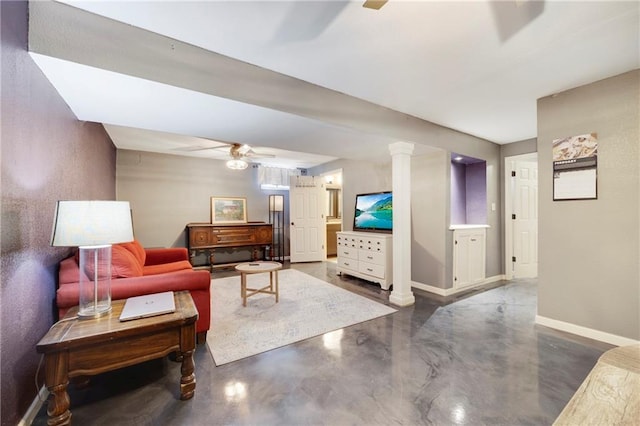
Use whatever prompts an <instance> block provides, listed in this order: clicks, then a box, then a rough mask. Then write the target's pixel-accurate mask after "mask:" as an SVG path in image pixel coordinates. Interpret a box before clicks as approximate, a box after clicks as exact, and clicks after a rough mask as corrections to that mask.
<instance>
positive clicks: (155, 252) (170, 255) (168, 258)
mask: <svg viewBox="0 0 640 426" xmlns="http://www.w3.org/2000/svg"><path fill="white" fill-rule="evenodd" d="M144 251H145V253H146V254H147V258H146V260H145V262H144V265H145V266H148V265H159V264H161V263H171V262H179V261H181V260H189V252H188V251H187V249H186V248H184V247H172V248H156V249H144Z"/></svg>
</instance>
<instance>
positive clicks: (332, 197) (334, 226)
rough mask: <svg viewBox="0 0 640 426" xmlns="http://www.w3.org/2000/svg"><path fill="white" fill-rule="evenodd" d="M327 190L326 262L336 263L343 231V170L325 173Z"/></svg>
mask: <svg viewBox="0 0 640 426" xmlns="http://www.w3.org/2000/svg"><path fill="white" fill-rule="evenodd" d="M321 176H322V178H323V179H324V180H325V184H326V188H327V205H326V218H327V235H326V240H325V241H326V242H327V257H326V260H329V261H333V262H335V261H336V260H337V255H338V242H337V241H338V240H337V233H338V232H340V231H342V206H343V202H342V169H338V170H332V171H330V172H326V173H323V174H322V175H321Z"/></svg>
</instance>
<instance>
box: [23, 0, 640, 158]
mask: <svg viewBox="0 0 640 426" xmlns="http://www.w3.org/2000/svg"><path fill="white" fill-rule="evenodd" d="M65 3H69V4H72V5H73V6H75V7H78V8H81V9H84V10H86V11H90V12H92V13H95V14H98V15H102V16H104V17H108V18H111V19H114V20H117V21H121V22H123V23H126V24H130V25H133V26H135V27H139V28H143V29H146V30H149V31H152V32H154V33H158V34H162V35H166V36H168V37H171V38H173V39H176V40H179V41H183V42H186V43H189V44H192V45H195V46H198V47H201V48H204V49H206V50H209V51H212V52H217V53H220V54H223V55H226V56H229V57H231V58H235V59H239V60H241V61H244V62H247V63H249V64H253V65H257V66H259V67H262V68H266V69H269V70H273V71H276V72H278V73H281V74H285V75H288V76H292V77H295V78H297V79H300V80H304V81H306V82H310V83H313V84H315V85H318V86H322V87H325V88H328V89H332V90H335V91H337V92H341V93H343V94H346V95H350V96H353V97H356V98H359V99H362V100H365V101H369V102H371V103H374V104H377V105H380V106H383V107H386V108H389V109H391V110H395V111H399V112H402V113H405V114H408V115H410V116H413V117H417V118H420V119H423V120H426V121H430V122H432V123H436V124H439V125H442V126H446V127H449V128H451V129H455V130H458V131H460V132H464V133H467V134H470V135H474V136H477V137H479V138H482V139H486V140H489V141H492V142H495V143H498V144H504V143H510V142H515V141H520V140H525V139H529V138H534V137H535V136H536V100H537V99H538V98H541V97H544V96H548V95H551V94H554V93H557V92H561V91H564V90H567V89H570V88H573V87H577V86H580V85H583V84H586V83H590V82H593V81H596V80H600V79H603V78H607V77H610V76H614V75H617V74H620V73H623V72H626V71H630V70H633V69H637V68H639V67H640V47H639V46H640V41H639V38H640V32H639V31H640V29H639V28H640V27H639V21H640V8H639V3H638V2H635V1H627V2H615V1H605V2H586V1H582V2H577V1H569V2H559V1H550V0H547V1H544V2H535V1H527V0H504V1H499V2H487V1H466V2H458V1H440V2H434V1H399V0H390V1H389V2H388V3H387V4H386V5H385V6H384V7H383V8H382V9H381V10H379V11H375V10H370V9H365V8H362V7H361V4H362V3H361V2H359V1H358V2H338V1H320V2H311V1H296V2H294V1H278V2H276V1H205V2H186V3H184V2H170V1H157V2H154V1H145V2H135V1H132V2H113V1H110V2H103V1H91V2H65ZM33 56H34V58H35V59H36V62H37V63H38V65H39V66H40V67H41V68H42V70H43V71H44V72H45V74H46V75H47V77H48V78H49V79H50V80H51V81H52V83H53V84H54V85H55V86H56V88H57V89H58V91H59V92H60V93H61V95H62V96H63V97H64V98H65V100H66V101H67V103H68V104H69V105H70V107H71V108H72V110H73V111H74V113H75V114H76V115H77V116H78V118H79V119H81V120H88V121H97V122H101V123H105V124H107V125H106V126H105V128H106V129H107V131H108V132H109V134H110V135H111V136H112V138H113V140H114V143H115V144H116V146H117V147H118V148H123V149H139V150H149V151H158V152H168V153H178V154H184V151H180V150H181V149H182V148H180V147H183V146H188V145H191V146H203V145H204V144H206V143H211V142H210V141H207V140H206V139H205V140H203V139H200V138H201V137H207V138H211V139H217V140H221V141H225V142H241V143H249V144H251V145H252V146H255V147H257V148H256V151H266V150H269V149H275V150H277V149H281V150H286V151H293V152H297V153H294V154H286V153H285V152H283V151H279V152H273V153H274V154H276V156H277V158H280V159H281V160H282V161H281V162H280V163H279V164H280V165H283V166H286V165H287V164H288V165H293V166H295V167H310V166H312V165H314V164H320V163H323V162H326V161H330V160H331V159H334V158H354V159H357V158H362V159H367V160H372V161H381V159H382V158H387V159H388V150H386V146H387V145H388V143H390V142H393V141H394V139H393V138H391V137H390V136H389V135H382V134H372V133H365V132H362V131H359V130H355V129H353V128H347V127H341V126H337V125H335V123H333V124H331V123H327V122H322V121H321V120H314V119H311V118H308V117H302V116H300V115H296V114H291V113H287V112H283V111H279V110H277V109H275V108H273V109H270V108H266V107H264V106H257V105H251V104H249V103H243V102H239V101H234V100H229V99H226V98H224V97H217V96H212V95H211V94H205V93H200V92H197V91H191V90H187V89H184V88H179V87H174V86H171V85H168V84H163V83H158V82H155V81H150V80H144V79H141V78H139V77H133V76H130V75H126V74H121V73H117V72H113V71H106V70H102V69H99V68H96V67H90V66H86V65H81V64H78V63H75V62H71V61H65V60H62V59H58V58H55V57H52V56H54V55H51V56H48V55H38V54H34V55H33ZM58 57H64V55H59V56H58ZM212 112H213V113H212ZM239 123H241V125H240V124H239ZM126 128H131V129H129V130H127V129H126ZM140 129H145V130H150V131H152V132H153V133H147V134H143V133H142V130H140ZM157 132H163V133H169V135H167V134H164V135H162V134H159V133H157ZM171 135H174V136H171ZM176 135H182V136H181V137H178V136H176ZM418 148H419V151H418V152H419V153H420V152H426V151H428V149H429V148H428V147H418ZM218 151H220V150H205V151H197V152H195V153H190V154H192V155H200V156H207V155H209V154H207V153H211V155H209V156H211V158H214V157H213V152H218ZM301 153H310V154H313V155H310V156H309V157H307V156H306V155H303V154H301ZM323 154H324V155H323ZM287 156H288V158H287ZM290 160H295V161H294V163H295V164H294V163H291V162H290ZM261 162H264V161H262V160H261Z"/></svg>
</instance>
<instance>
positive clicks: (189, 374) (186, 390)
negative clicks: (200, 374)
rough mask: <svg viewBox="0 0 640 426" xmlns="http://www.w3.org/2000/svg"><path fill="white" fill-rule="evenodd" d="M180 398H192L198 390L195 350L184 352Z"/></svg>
mask: <svg viewBox="0 0 640 426" xmlns="http://www.w3.org/2000/svg"><path fill="white" fill-rule="evenodd" d="M180 372H181V373H182V377H180V399H182V400H185V399H191V398H193V395H194V394H195V392H196V374H195V364H194V362H193V350H191V351H186V352H182V367H180Z"/></svg>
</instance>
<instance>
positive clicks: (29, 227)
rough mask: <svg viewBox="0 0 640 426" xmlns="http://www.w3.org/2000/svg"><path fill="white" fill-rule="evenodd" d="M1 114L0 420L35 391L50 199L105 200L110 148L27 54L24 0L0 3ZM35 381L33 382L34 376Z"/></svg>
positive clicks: (50, 279) (48, 270) (49, 304)
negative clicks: (78, 114) (0, 330)
mask: <svg viewBox="0 0 640 426" xmlns="http://www.w3.org/2000/svg"><path fill="white" fill-rule="evenodd" d="M0 7H1V10H0V15H1V18H2V25H1V37H2V45H1V56H2V62H1V69H2V82H1V84H2V85H1V90H2V96H1V98H2V103H1V105H0V108H1V113H2V129H1V134H0V136H1V141H2V145H1V148H0V149H1V151H0V155H1V158H2V180H1V181H0V182H1V184H2V185H1V188H2V226H1V228H2V237H1V238H2V240H1V242H2V252H1V253H2V269H1V271H0V277H1V280H2V281H1V282H0V286H1V287H0V306H1V313H0V318H1V321H2V322H1V323H0V324H1V328H2V337H1V340H0V345H1V346H0V348H1V352H0V353H1V357H2V360H1V365H2V372H1V376H0V378H1V380H2V394H1V395H2V398H1V400H2V406H1V413H2V418H1V421H2V425H15V424H17V423H18V421H19V420H20V419H21V418H22V417H23V415H24V414H25V412H26V411H27V409H28V407H29V405H30V404H31V403H32V402H33V400H34V398H35V397H36V388H35V385H34V376H35V373H36V369H37V365H38V361H39V358H40V356H39V355H38V354H37V353H36V349H35V347H36V343H37V342H38V341H39V340H40V338H41V337H42V336H43V335H44V334H45V333H46V332H47V330H48V329H49V327H50V326H51V325H52V324H53V322H54V321H55V320H56V319H57V318H55V316H54V310H53V306H54V297H55V290H56V277H57V264H58V262H59V261H60V260H61V259H62V258H63V257H65V256H66V255H67V253H68V250H67V249H59V248H53V247H50V246H49V238H50V236H51V225H52V221H53V212H54V206H55V202H56V201H57V200H60V199H114V198H115V160H116V150H115V147H114V146H113V143H112V142H111V140H110V139H109V137H108V136H107V134H106V132H105V131H104V129H103V128H102V126H101V125H99V124H95V123H85V122H80V121H78V120H77V119H76V118H75V116H74V115H73V113H72V112H71V110H70V109H69V107H68V106H67V105H66V104H65V102H64V101H63V100H62V98H61V97H60V96H59V95H58V93H57V92H56V90H55V89H54V88H53V87H52V86H51V84H50V83H49V81H48V80H47V79H46V77H45V76H44V75H43V74H42V72H41V71H40V69H39V68H38V67H37V66H36V64H35V63H34V62H33V60H32V59H31V57H30V56H29V54H28V53H27V13H28V10H27V9H28V6H27V3H26V2H13V1H11V2H7V1H2V2H0ZM39 383H40V384H42V383H43V377H42V372H41V373H40V378H39Z"/></svg>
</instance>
